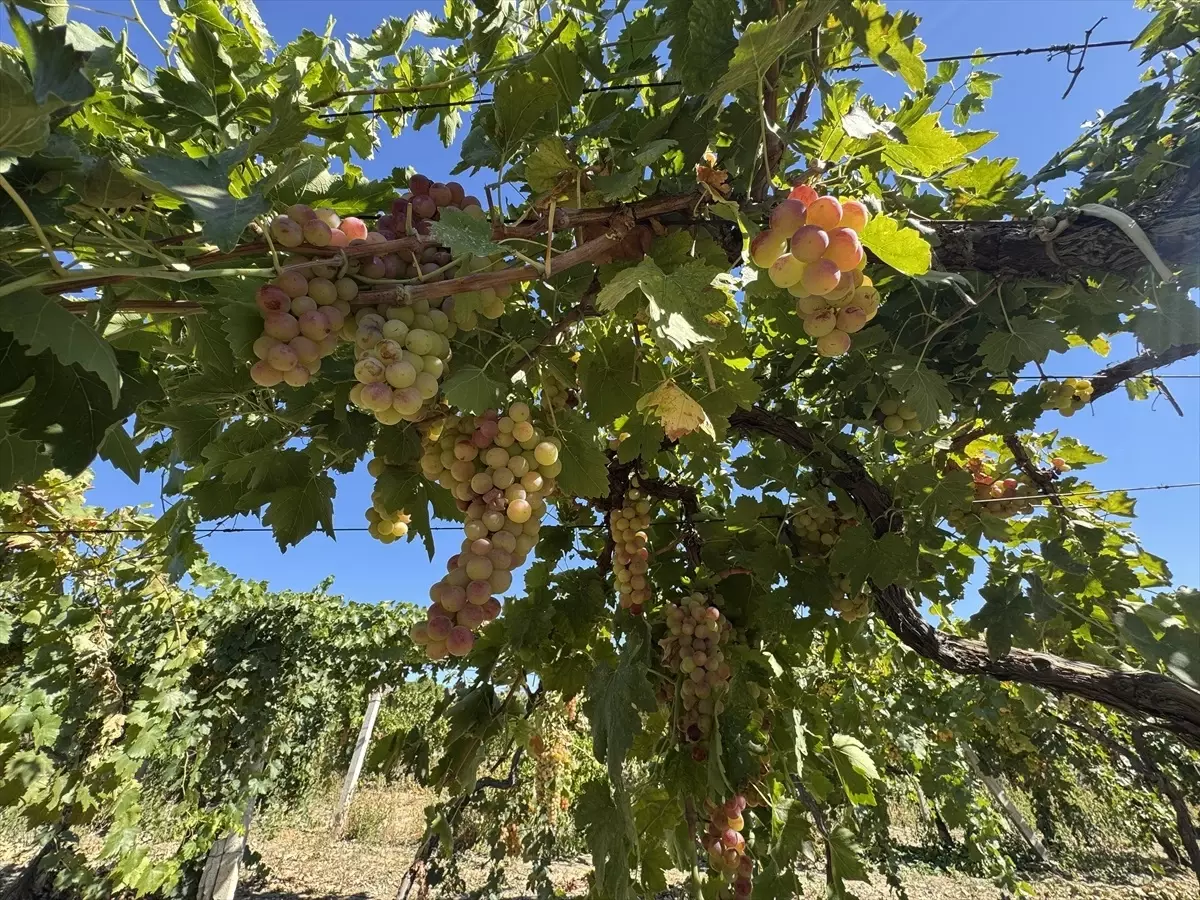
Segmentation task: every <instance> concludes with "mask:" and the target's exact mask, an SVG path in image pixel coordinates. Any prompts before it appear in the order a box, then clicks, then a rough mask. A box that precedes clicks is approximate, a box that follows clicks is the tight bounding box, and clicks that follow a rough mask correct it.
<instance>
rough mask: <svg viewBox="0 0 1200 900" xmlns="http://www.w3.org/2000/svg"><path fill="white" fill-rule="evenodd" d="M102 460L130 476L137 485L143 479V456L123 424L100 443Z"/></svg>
mask: <svg viewBox="0 0 1200 900" xmlns="http://www.w3.org/2000/svg"><path fill="white" fill-rule="evenodd" d="M99 451H100V458H101V459H102V460H104V461H105V462H109V463H112V465H113V466H114V467H115V468H117V469H120V470H121V471H122V472H124V473H125V474H126V475H128V476H129V480H130V481H132V482H133V483H134V484H137V483H138V482H139V481H141V479H142V454H141V452H140V451H139V450H138V448H137V444H135V443H134V442H133V438H131V437H130V436H129V432H128V431H126V430H125V425H124V423H122V422H117V423H116V424H115V425H113V426H112V427H111V428H109V429H108V434H106V435H105V436H104V440H103V441H101V442H100V447H99Z"/></svg>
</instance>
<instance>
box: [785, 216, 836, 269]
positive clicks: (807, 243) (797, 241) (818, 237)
mask: <svg viewBox="0 0 1200 900" xmlns="http://www.w3.org/2000/svg"><path fill="white" fill-rule="evenodd" d="M828 248H829V232H827V231H826V230H825V229H824V228H818V227H817V226H816V225H805V226H803V227H802V228H798V229H797V230H796V231H795V232H794V233H793V234H792V256H794V257H796V259H799V260H801V261H803V262H813V261H815V260H818V259H820V258H821V257H822V256H824V255H825V251H826V250H827V249H828Z"/></svg>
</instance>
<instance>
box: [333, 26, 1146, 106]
mask: <svg viewBox="0 0 1200 900" xmlns="http://www.w3.org/2000/svg"><path fill="white" fill-rule="evenodd" d="M1134 40H1135V38H1127V39H1125V40H1119V41H1100V42H1098V43H1095V44H1087V43H1084V44H1050V45H1048V46H1046V47H1024V48H1022V49H1020V50H991V51H977V52H975V53H966V54H959V55H956V56H928V57H925V58H924V59H923V60H922V61H923V62H927V63H941V62H962V61H965V60H973V59H978V60H986V59H999V58H1002V57H1021V56H1029V55H1032V54H1034V53H1048V54H1051V55H1055V54H1059V53H1073V52H1074V51H1076V50H1082V49H1085V48H1086V49H1088V50H1095V49H1098V48H1104V47H1129V46H1132V44H1133V42H1134ZM879 68H882V66H880V64H879V63H874V62H860V63H851V64H849V65H845V66H837V67H836V68H835V69H833V70H832V71H835V72H857V71H859V70H860V69H879ZM682 83H683V82H681V81H678V80H667V81H646V82H637V83H632V84H609V85H603V86H601V87H592V88H585V89H584V90H583V93H585V94H599V93H603V92H605V91H625V90H630V91H631V90H641V89H642V88H651V87H677V86H679V85H681V84H682ZM413 87H419V85H413ZM403 93H405V88H404V87H400V86H397V87H396V88H380V89H379V90H378V91H377V92H376V94H375V96H379V95H382V94H403ZM491 102H493V101H492V98H491V97H474V98H472V99H470V100H458V101H447V102H445V103H413V104H400V105H397V106H379V107H371V108H370V109H351V110H346V111H345V112H331V113H321V114H320V115H319V116H318V118H321V119H337V118H341V117H343V116H372V115H379V114H381V113H388V112H398V113H406V114H407V113H410V112H418V111H420V110H424V109H451V108H454V107H459V106H485V105H487V104H489V103H491Z"/></svg>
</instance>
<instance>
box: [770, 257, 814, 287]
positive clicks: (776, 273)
mask: <svg viewBox="0 0 1200 900" xmlns="http://www.w3.org/2000/svg"><path fill="white" fill-rule="evenodd" d="M806 272H807V266H806V265H805V264H804V263H803V262H801V261H800V260H799V259H797V258H796V257H794V256H793V255H792V254H790V253H785V254H784V255H783V256H781V257H779V258H778V259H777V260H775V262H773V263H771V268H769V269H767V277H768V278H770V279H771V284H773V285H775V287H780V288H787V287H791V286H792V285H793V284H798V283H799V282H800V279H801V278H803V277H804V275H805V273H806Z"/></svg>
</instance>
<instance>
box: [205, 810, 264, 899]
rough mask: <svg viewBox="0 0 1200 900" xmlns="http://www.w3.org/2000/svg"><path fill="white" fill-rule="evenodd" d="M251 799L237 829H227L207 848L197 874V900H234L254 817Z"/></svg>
mask: <svg viewBox="0 0 1200 900" xmlns="http://www.w3.org/2000/svg"><path fill="white" fill-rule="evenodd" d="M254 801H255V798H254V797H251V798H250V799H249V800H248V801H246V812H245V813H244V814H243V815H242V828H241V831H240V832H236V831H234V832H230V833H229V834H227V835H225V836H224V837H223V838H220V839H219V840H218V841H217V842H216V843H215V844H213V845H212V847H211V848H209V851H208V858H207V859H206V860H205V861H204V871H203V872H202V873H201V875H200V886H199V888H198V889H197V891H196V898H197V900H233V898H234V894H236V893H237V886H238V877H239V876H240V875H241V871H242V856H243V855H244V853H245V851H246V842H247V841H248V840H249V838H250V820H251V819H252V818H253V817H254Z"/></svg>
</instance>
